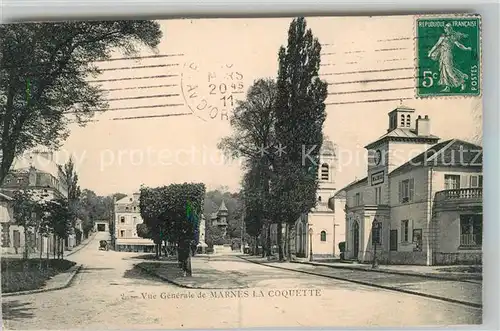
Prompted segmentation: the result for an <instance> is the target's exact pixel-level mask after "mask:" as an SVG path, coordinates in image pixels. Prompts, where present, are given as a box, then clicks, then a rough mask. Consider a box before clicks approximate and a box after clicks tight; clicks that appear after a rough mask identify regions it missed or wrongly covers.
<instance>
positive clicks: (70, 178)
mask: <svg viewBox="0 0 500 331" xmlns="http://www.w3.org/2000/svg"><path fill="white" fill-rule="evenodd" d="M60 169H61V172H62V173H63V175H64V183H65V184H66V187H67V189H68V208H69V209H70V212H71V213H70V216H71V219H70V221H71V227H72V229H74V228H75V226H76V219H77V218H78V207H79V203H80V195H81V191H80V186H79V185H78V175H77V173H76V170H75V164H74V163H73V160H72V159H71V158H70V159H69V161H68V162H67V163H66V164H65V165H64V167H60Z"/></svg>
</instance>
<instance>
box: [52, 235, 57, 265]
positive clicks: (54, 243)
mask: <svg viewBox="0 0 500 331" xmlns="http://www.w3.org/2000/svg"><path fill="white" fill-rule="evenodd" d="M52 250H53V252H54V259H55V258H56V251H57V237H56V234H55V233H54V236H53V238H52Z"/></svg>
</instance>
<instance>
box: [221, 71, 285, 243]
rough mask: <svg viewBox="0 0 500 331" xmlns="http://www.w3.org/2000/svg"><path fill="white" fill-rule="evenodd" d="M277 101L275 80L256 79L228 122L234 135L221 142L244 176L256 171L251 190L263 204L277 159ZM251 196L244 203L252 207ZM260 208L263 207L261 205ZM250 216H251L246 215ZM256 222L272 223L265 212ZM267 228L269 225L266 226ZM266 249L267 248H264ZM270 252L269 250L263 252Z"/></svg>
mask: <svg viewBox="0 0 500 331" xmlns="http://www.w3.org/2000/svg"><path fill="white" fill-rule="evenodd" d="M276 98H277V86H276V83H275V82H274V80H271V79H259V80H257V81H255V83H254V84H253V85H252V86H251V87H250V88H249V90H248V92H247V96H246V99H245V100H244V101H242V102H240V103H239V104H238V106H237V107H236V108H235V110H234V112H233V115H232V117H231V120H230V123H231V126H232V128H233V135H232V136H229V137H226V138H224V139H222V141H221V142H220V143H219V148H220V149H222V150H223V151H224V152H225V153H226V154H227V155H229V156H232V157H234V158H236V157H243V158H244V161H245V162H244V166H245V171H246V173H250V172H256V173H257V174H258V175H257V177H258V180H257V177H255V176H253V178H254V179H255V180H257V182H258V183H259V185H258V186H254V187H253V188H252V190H253V193H252V194H253V195H256V194H257V195H258V196H259V199H260V200H259V201H261V202H262V203H264V202H266V201H268V197H269V179H270V176H271V171H272V165H273V164H274V163H275V162H276V158H277V157H279V154H280V153H279V150H276V147H278V146H277V144H276ZM249 197H250V196H249V195H248V194H247V195H244V201H243V202H244V204H245V205H246V206H253V203H252V202H249V201H246V200H247V199H250V198H249ZM262 206H263V205H262ZM246 215H247V217H250V216H248V215H252V213H250V214H248V213H246ZM259 217H260V220H259V222H262V223H265V224H266V225H269V221H270V220H271V217H270V215H269V214H268V213H267V209H266V208H264V209H262V210H261V211H260V213H259ZM267 228H269V226H267ZM266 247H267V245H266ZM266 251H267V252H268V253H269V250H266Z"/></svg>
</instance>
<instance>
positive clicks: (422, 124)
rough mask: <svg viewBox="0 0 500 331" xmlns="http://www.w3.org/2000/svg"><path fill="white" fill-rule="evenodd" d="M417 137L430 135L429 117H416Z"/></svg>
mask: <svg viewBox="0 0 500 331" xmlns="http://www.w3.org/2000/svg"><path fill="white" fill-rule="evenodd" d="M416 131H417V136H420V137H428V136H430V135H431V123H430V120H429V116H427V115H425V117H424V118H422V116H420V115H418V118H417V124H416Z"/></svg>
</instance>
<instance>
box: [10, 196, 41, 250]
mask: <svg viewBox="0 0 500 331" xmlns="http://www.w3.org/2000/svg"><path fill="white" fill-rule="evenodd" d="M12 206H13V216H14V222H15V224H16V225H19V226H22V227H23V230H24V252H23V258H25V259H27V258H28V257H29V250H30V240H29V238H30V233H31V231H32V230H33V229H32V228H38V227H39V225H38V224H37V222H38V220H39V218H38V216H37V213H39V212H40V210H41V209H40V207H41V206H40V204H39V203H38V202H37V200H36V197H35V195H34V193H33V192H32V191H30V190H20V191H16V192H15V193H14V196H13V201H12ZM31 244H33V243H31Z"/></svg>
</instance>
